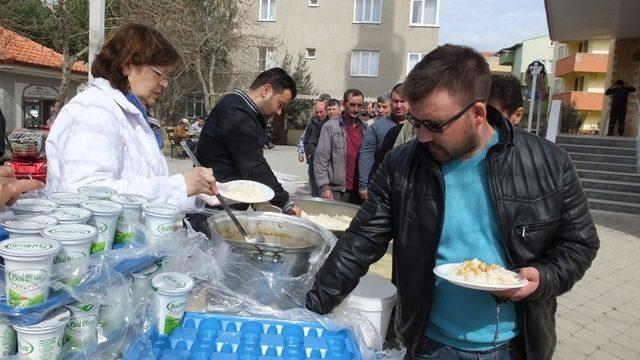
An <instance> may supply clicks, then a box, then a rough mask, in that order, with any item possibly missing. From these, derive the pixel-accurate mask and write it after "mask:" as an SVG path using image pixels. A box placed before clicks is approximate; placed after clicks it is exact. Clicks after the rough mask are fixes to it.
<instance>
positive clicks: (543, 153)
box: [306, 109, 600, 360]
mask: <svg viewBox="0 0 640 360" xmlns="http://www.w3.org/2000/svg"><path fill="white" fill-rule="evenodd" d="M490 114H491V116H490V120H489V121H490V123H492V124H493V125H494V126H495V127H496V129H498V131H499V136H500V139H499V142H498V144H496V145H494V146H493V147H492V148H491V149H490V150H489V152H488V154H487V161H488V164H487V169H488V171H487V172H488V179H487V181H488V183H489V190H490V193H491V198H492V200H493V206H494V209H495V211H496V218H497V221H498V223H499V224H498V226H499V229H500V236H501V240H502V243H503V246H504V249H505V252H506V255H507V259H508V262H509V265H510V266H511V267H512V268H519V267H523V266H533V267H535V268H536V269H538V271H539V272H540V286H539V287H538V289H537V290H536V291H535V292H534V293H533V294H531V295H530V296H529V297H527V298H526V299H524V300H522V301H519V302H517V307H516V308H517V310H518V314H519V322H518V324H519V326H520V334H522V335H523V336H524V340H525V344H526V346H525V347H526V358H527V359H535V360H538V359H551V357H552V355H553V351H554V349H555V343H556V333H555V313H556V297H557V296H558V295H560V294H562V293H565V292H567V291H569V290H570V289H571V287H572V286H573V285H574V284H575V283H576V282H577V281H578V280H580V279H581V278H582V276H583V275H584V273H585V271H586V270H587V268H589V266H590V265H591V262H592V260H593V259H594V257H595V256H596V252H597V250H598V247H599V244H600V242H599V239H598V235H597V233H596V228H595V226H594V223H593V219H592V218H591V214H590V213H589V208H588V206H587V200H586V197H585V194H584V192H583V191H582V187H581V186H580V182H579V180H578V177H577V174H576V171H575V169H574V167H573V164H572V162H571V160H570V158H569V156H568V154H567V153H566V152H565V151H564V150H562V149H560V148H559V147H558V146H556V145H555V144H553V143H551V142H549V141H546V140H544V139H542V138H540V137H538V136H535V135H531V134H529V133H526V132H524V131H521V130H514V129H513V127H512V126H511V124H509V123H508V121H507V120H506V119H504V118H503V117H502V116H499V115H497V114H496V112H495V111H493V109H491V110H490ZM443 189H444V183H443V176H442V173H441V171H440V167H439V165H438V163H437V162H435V161H434V160H433V159H432V158H431V157H430V155H429V153H428V151H426V150H425V149H424V147H423V146H421V145H420V143H419V142H418V141H417V140H414V141H412V142H409V143H407V144H404V145H401V146H399V147H397V148H395V149H394V150H393V151H391V152H390V153H389V154H388V155H387V157H386V159H385V161H384V162H383V163H382V165H381V166H380V169H379V170H378V172H377V173H376V175H375V176H374V178H373V181H372V182H371V184H370V189H369V200H368V201H366V202H365V203H364V204H363V206H362V208H361V209H360V211H359V212H358V214H357V215H356V217H355V218H354V221H353V222H352V223H351V226H350V227H349V229H348V230H347V232H346V235H345V236H344V238H343V239H341V240H340V241H339V242H338V243H337V244H336V246H335V248H334V249H333V251H332V252H331V254H330V255H329V257H328V258H327V260H326V262H325V263H324V265H323V266H322V268H321V269H320V271H319V272H318V273H317V275H316V278H315V283H314V285H313V288H312V290H311V291H310V292H309V293H308V294H307V299H306V306H307V308H309V309H311V310H313V311H316V312H318V313H321V314H325V313H328V312H330V311H331V310H332V309H333V308H334V307H335V306H336V305H338V304H339V303H340V302H341V301H342V300H343V299H344V298H345V296H347V295H348V294H349V293H350V292H351V290H353V288H355V286H356V285H357V284H358V281H359V278H360V277H361V276H363V275H364V274H365V273H366V272H367V270H368V268H369V265H370V264H372V263H374V262H376V261H377V260H379V259H380V258H381V257H382V256H383V255H384V254H385V252H386V249H387V246H388V245H389V241H390V240H391V239H394V241H393V256H394V270H393V271H394V274H393V278H394V279H395V283H396V286H397V288H398V302H397V307H396V313H395V315H396V317H395V325H396V334H397V336H398V338H399V340H400V341H402V343H403V344H404V345H405V346H407V349H408V352H407V355H408V358H410V359H411V358H413V354H414V350H415V346H416V343H417V340H418V338H419V337H420V336H421V335H422V334H423V333H424V329H425V326H426V324H427V321H428V317H429V311H430V307H431V301H432V292H433V289H434V286H435V278H434V274H433V271H432V270H433V268H434V264H435V256H436V253H437V249H438V242H439V239H440V235H441V231H442V226H443V207H444V194H443ZM460 311H464V309H460Z"/></svg>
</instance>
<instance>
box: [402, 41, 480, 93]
mask: <svg viewBox="0 0 640 360" xmlns="http://www.w3.org/2000/svg"><path fill="white" fill-rule="evenodd" d="M490 89H491V72H490V71H489V64H487V61H486V60H485V59H484V57H482V55H480V53H479V52H477V51H476V50H474V49H472V48H470V47H468V46H460V45H451V44H446V45H443V46H438V47H437V48H436V49H435V50H433V51H431V52H430V53H428V54H427V55H426V56H425V57H424V58H423V59H422V60H421V61H420V62H419V63H418V64H417V65H416V66H415V67H414V68H413V70H411V72H410V73H409V75H407V78H406V79H405V81H404V84H403V85H402V94H403V96H404V97H405V98H407V100H408V101H409V102H413V103H415V102H418V101H420V100H422V99H424V98H425V97H427V96H430V95H432V94H435V93H436V92H438V91H445V92H447V93H449V94H450V95H451V96H454V97H461V98H462V99H463V101H464V102H470V101H474V100H487V98H488V97H489V90H490Z"/></svg>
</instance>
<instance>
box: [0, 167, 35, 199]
mask: <svg viewBox="0 0 640 360" xmlns="http://www.w3.org/2000/svg"><path fill="white" fill-rule="evenodd" d="M43 188H44V183H42V182H40V181H37V180H27V179H23V180H17V179H16V174H15V173H14V172H13V169H12V168H11V167H10V166H0V206H5V205H8V206H11V205H13V203H14V202H15V201H16V199H17V198H18V197H19V196H20V195H21V194H22V193H24V192H27V191H33V190H38V189H43Z"/></svg>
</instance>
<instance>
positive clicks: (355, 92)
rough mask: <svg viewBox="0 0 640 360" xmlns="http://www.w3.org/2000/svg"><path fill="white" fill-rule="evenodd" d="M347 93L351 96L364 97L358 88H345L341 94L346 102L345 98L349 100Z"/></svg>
mask: <svg viewBox="0 0 640 360" xmlns="http://www.w3.org/2000/svg"><path fill="white" fill-rule="evenodd" d="M349 95H351V97H356V96H361V97H362V98H363V99H364V95H362V91H360V90H358V89H347V90H346V91H345V92H344V95H342V101H344V102H347V100H349Z"/></svg>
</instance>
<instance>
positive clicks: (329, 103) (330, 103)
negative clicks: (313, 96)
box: [327, 99, 340, 107]
mask: <svg viewBox="0 0 640 360" xmlns="http://www.w3.org/2000/svg"><path fill="white" fill-rule="evenodd" d="M327 106H337V107H340V100H338V99H331V100H329V101H327Z"/></svg>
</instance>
